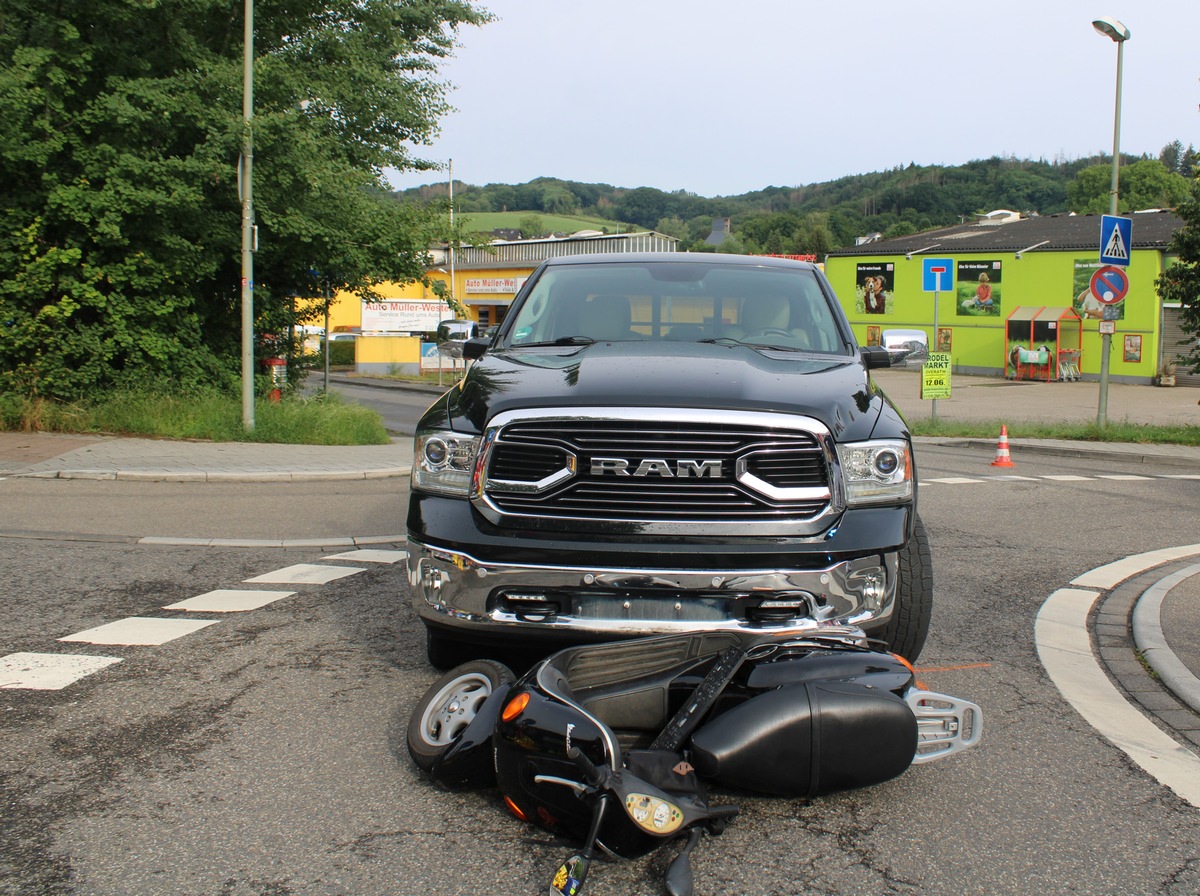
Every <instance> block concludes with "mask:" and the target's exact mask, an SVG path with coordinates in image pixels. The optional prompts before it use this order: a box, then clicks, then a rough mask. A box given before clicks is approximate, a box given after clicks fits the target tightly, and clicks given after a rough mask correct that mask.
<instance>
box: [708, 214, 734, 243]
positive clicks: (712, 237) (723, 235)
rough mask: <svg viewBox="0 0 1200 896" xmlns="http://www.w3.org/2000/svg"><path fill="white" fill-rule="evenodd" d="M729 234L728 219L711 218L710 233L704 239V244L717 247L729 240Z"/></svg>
mask: <svg viewBox="0 0 1200 896" xmlns="http://www.w3.org/2000/svg"><path fill="white" fill-rule="evenodd" d="M731 232H732V231H731V229H730V226H729V219H728V218H713V222H712V233H710V234H709V235H708V236H706V237H705V238H704V242H706V243H707V244H708V245H710V246H719V245H721V243H723V242H725V240H726V239H728V238H729V235H730V233H731Z"/></svg>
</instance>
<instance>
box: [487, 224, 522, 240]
mask: <svg viewBox="0 0 1200 896" xmlns="http://www.w3.org/2000/svg"><path fill="white" fill-rule="evenodd" d="M491 235H492V236H493V237H494V238H496V239H498V240H504V241H505V242H508V241H510V240H519V239H520V238H521V231H520V230H519V229H517V228H513V227H497V228H496V229H495V230H493V231H492V234H491Z"/></svg>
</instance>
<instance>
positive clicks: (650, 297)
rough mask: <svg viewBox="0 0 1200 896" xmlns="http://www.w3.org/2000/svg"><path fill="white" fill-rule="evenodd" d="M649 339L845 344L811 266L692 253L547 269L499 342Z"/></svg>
mask: <svg viewBox="0 0 1200 896" xmlns="http://www.w3.org/2000/svg"><path fill="white" fill-rule="evenodd" d="M656 339H657V340H674V341H688V342H714V341H716V342H718V343H721V344H726V343H738V342H741V343H746V344H750V345H754V346H756V347H760V348H764V347H765V348H771V347H778V348H782V349H789V350H793V351H794V350H807V351H815V352H829V353H837V354H843V353H844V352H845V351H846V347H845V346H844V344H843V341H842V339H841V337H840V335H839V332H838V327H837V324H836V321H835V318H834V312H833V310H832V308H831V307H830V304H829V300H828V299H827V298H826V296H825V293H824V292H823V291H822V290H821V286H820V284H819V282H818V280H817V277H816V275H815V273H814V272H813V271H812V270H810V269H807V268H796V269H785V268H779V267H772V266H766V265H764V266H757V265H744V264H721V263H717V262H704V261H690V260H689V261H650V262H620V261H613V262H603V263H596V264H577V265H574V264H573V265H563V266H561V267H551V268H548V269H547V270H546V271H544V272H543V274H542V276H541V277H540V278H539V279H538V281H537V282H536V283H535V284H534V287H533V289H532V290H531V291H530V292H529V294H528V295H526V297H525V299H524V301H523V302H522V303H521V306H520V307H519V308H518V309H517V311H516V317H515V319H514V321H513V323H512V327H511V329H510V330H509V331H508V337H507V340H506V344H507V345H509V346H510V347H520V346H523V345H547V344H552V345H553V344H560V345H581V344H588V343H590V342H627V341H640V340H656Z"/></svg>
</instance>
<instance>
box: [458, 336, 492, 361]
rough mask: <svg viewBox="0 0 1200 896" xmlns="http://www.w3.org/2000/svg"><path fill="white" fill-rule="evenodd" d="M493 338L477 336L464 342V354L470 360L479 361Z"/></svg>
mask: <svg viewBox="0 0 1200 896" xmlns="http://www.w3.org/2000/svg"><path fill="white" fill-rule="evenodd" d="M491 344H492V340H491V339H488V338H486V337H484V336H475V337H473V338H471V339H468V340H467V341H466V342H464V343H463V348H462V356H463V357H464V358H466V359H467V360H468V361H478V360H479V359H480V358H482V357H483V355H484V353H485V352H486V351H487V350H488V346H489V345H491Z"/></svg>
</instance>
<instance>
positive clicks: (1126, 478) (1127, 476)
mask: <svg viewBox="0 0 1200 896" xmlns="http://www.w3.org/2000/svg"><path fill="white" fill-rule="evenodd" d="M1096 478H1098V479H1119V480H1121V481H1123V482H1136V481H1140V480H1148V479H1153V478H1154V477H1153V476H1135V475H1133V474H1131V473H1097V474H1096Z"/></svg>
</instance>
